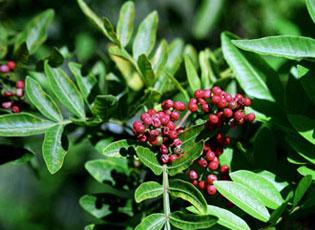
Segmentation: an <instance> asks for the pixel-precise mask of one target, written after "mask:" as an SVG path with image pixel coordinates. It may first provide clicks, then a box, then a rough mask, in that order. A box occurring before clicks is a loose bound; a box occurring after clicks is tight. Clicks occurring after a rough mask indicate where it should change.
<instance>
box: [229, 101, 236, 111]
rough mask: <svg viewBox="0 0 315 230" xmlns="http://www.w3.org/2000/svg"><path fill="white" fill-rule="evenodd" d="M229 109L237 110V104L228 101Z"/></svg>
mask: <svg viewBox="0 0 315 230" xmlns="http://www.w3.org/2000/svg"><path fill="white" fill-rule="evenodd" d="M229 108H230V109H232V110H234V109H236V108H237V102H236V101H230V102H229Z"/></svg>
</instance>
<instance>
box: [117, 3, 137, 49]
mask: <svg viewBox="0 0 315 230" xmlns="http://www.w3.org/2000/svg"><path fill="white" fill-rule="evenodd" d="M134 19H135V5H134V3H133V2H132V1H128V2H126V3H125V4H124V5H123V6H122V7H121V9H120V12H119V19H118V23H117V36H118V39H119V41H120V43H121V45H122V46H123V47H125V46H126V45H128V42H129V40H130V38H131V36H132V32H133V26H134Z"/></svg>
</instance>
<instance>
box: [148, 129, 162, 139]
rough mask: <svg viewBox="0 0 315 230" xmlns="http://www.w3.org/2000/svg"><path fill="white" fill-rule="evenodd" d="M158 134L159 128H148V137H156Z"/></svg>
mask: <svg viewBox="0 0 315 230" xmlns="http://www.w3.org/2000/svg"><path fill="white" fill-rule="evenodd" d="M158 135H160V131H159V130H157V129H153V130H150V137H154V138H156V137H157V136H158Z"/></svg>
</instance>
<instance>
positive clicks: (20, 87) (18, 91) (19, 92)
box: [1, 80, 24, 113]
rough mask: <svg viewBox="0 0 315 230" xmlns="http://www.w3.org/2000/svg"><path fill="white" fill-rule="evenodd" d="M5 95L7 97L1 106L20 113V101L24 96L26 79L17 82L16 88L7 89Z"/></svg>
mask: <svg viewBox="0 0 315 230" xmlns="http://www.w3.org/2000/svg"><path fill="white" fill-rule="evenodd" d="M2 95H3V97H4V98H5V100H4V102H2V104H1V106H2V108H3V109H11V111H12V112H13V113H19V112H20V111H21V109H20V106H19V105H18V101H20V100H21V99H22V97H23V96H24V81H23V80H19V81H17V82H16V84H15V90H14V91H11V90H6V91H4V92H3V94H2Z"/></svg>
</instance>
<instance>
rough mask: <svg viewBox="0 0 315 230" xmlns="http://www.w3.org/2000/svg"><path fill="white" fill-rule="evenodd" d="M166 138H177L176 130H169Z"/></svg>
mask: <svg viewBox="0 0 315 230" xmlns="http://www.w3.org/2000/svg"><path fill="white" fill-rule="evenodd" d="M168 136H169V137H170V138H171V139H173V140H174V139H176V138H177V137H178V134H177V131H176V130H171V131H170V132H169V134H168Z"/></svg>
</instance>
